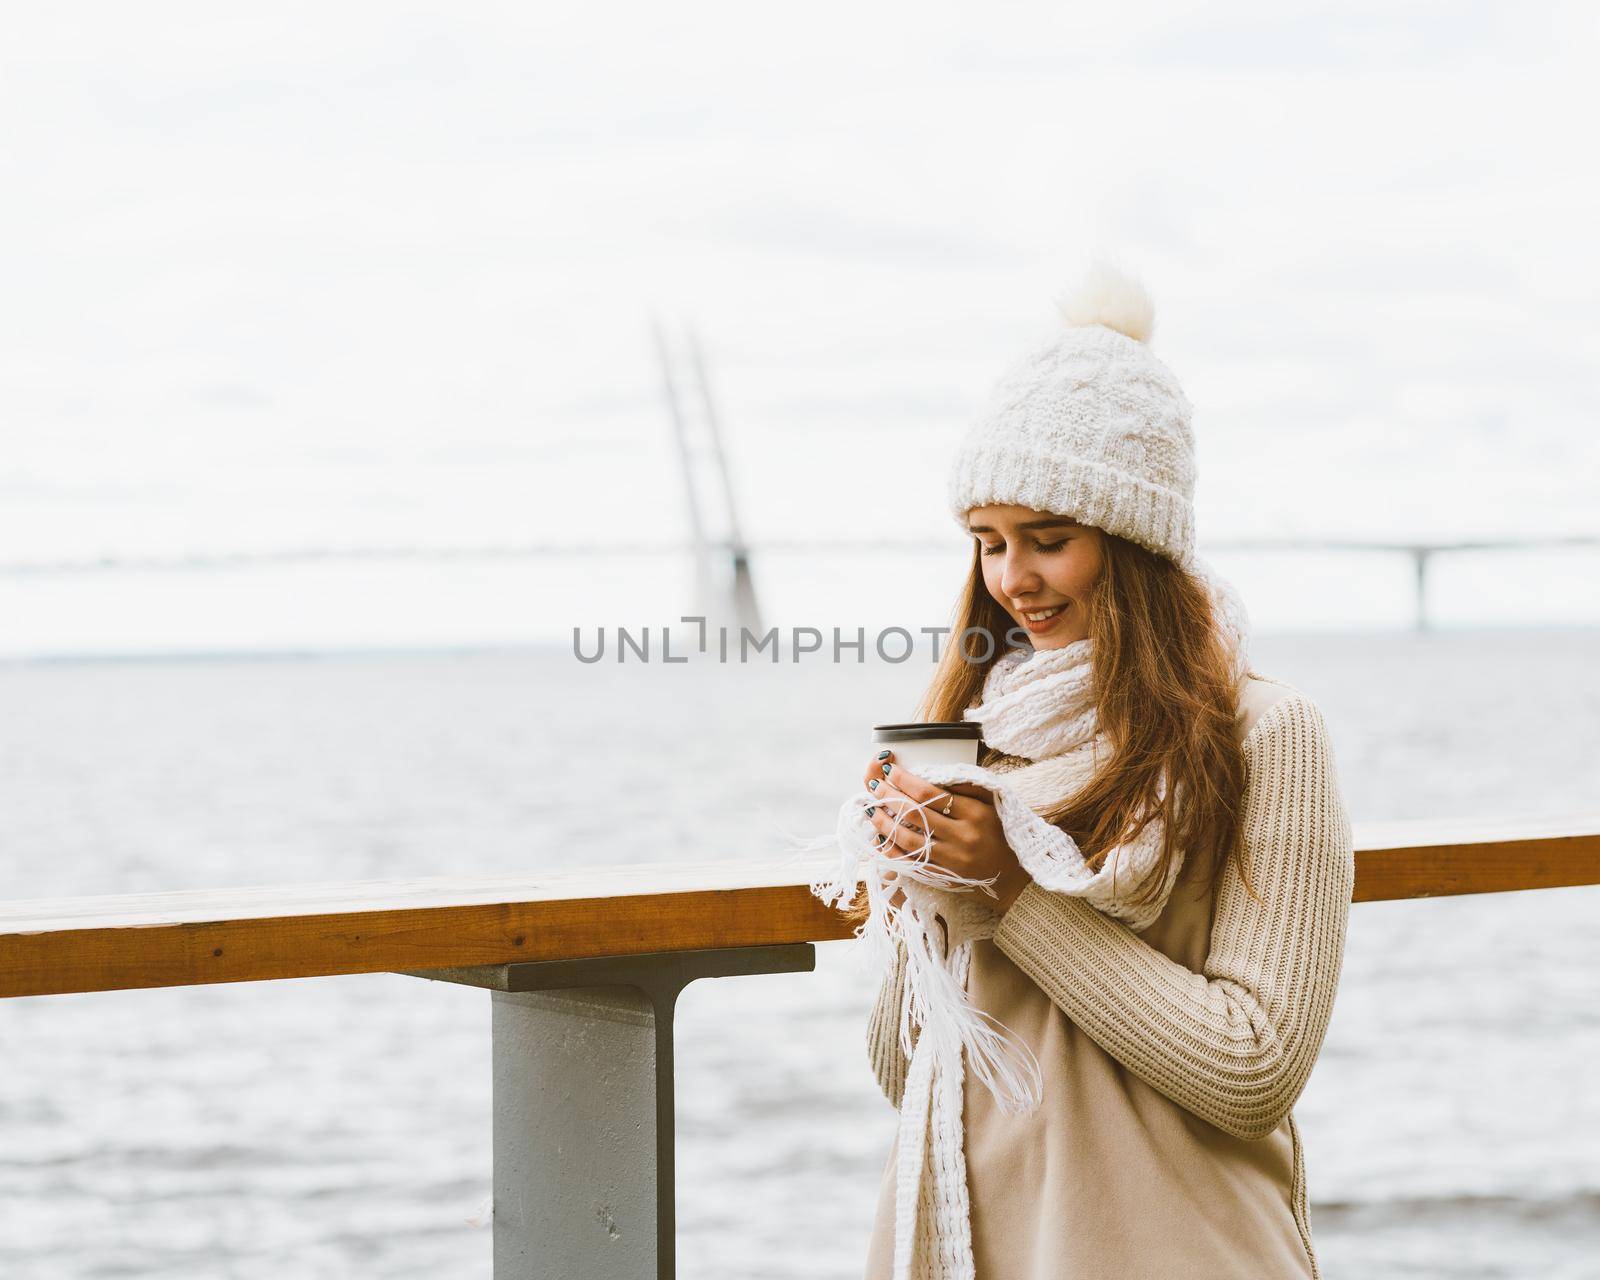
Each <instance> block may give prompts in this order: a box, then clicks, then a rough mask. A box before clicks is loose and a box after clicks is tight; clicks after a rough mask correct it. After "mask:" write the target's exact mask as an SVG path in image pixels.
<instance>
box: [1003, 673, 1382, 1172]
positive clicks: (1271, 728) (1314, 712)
mask: <svg viewBox="0 0 1600 1280" xmlns="http://www.w3.org/2000/svg"><path fill="white" fill-rule="evenodd" d="M1244 753H1245V762H1246V768H1247V775H1246V784H1245V795H1244V802H1243V812H1242V815H1241V825H1240V839H1241V841H1242V844H1243V848H1244V851H1245V853H1246V855H1247V858H1248V870H1249V874H1250V879H1251V881H1252V882H1253V883H1254V884H1255V886H1256V889H1257V891H1258V892H1259V893H1260V897H1261V901H1259V902H1258V901H1256V900H1255V899H1254V898H1252V897H1250V895H1249V893H1248V891H1247V890H1246V888H1245V886H1244V882H1243V880H1242V879H1241V878H1240V876H1239V872H1238V867H1237V860H1236V859H1233V858H1230V859H1228V861H1227V863H1226V864H1225V865H1224V867H1223V870H1222V872H1221V873H1220V878H1219V882H1218V885H1217V898H1216V910H1215V913H1214V916H1213V919H1212V926H1211V939H1210V948H1209V952H1208V954H1207V956H1206V960H1205V967H1204V969H1203V971H1202V972H1200V973H1195V972H1194V971H1192V970H1190V969H1189V968H1187V967H1185V966H1184V965H1181V964H1178V963H1177V962H1176V961H1174V960H1172V959H1171V958H1169V957H1168V956H1166V955H1165V954H1163V953H1162V952H1160V951H1158V950H1157V949H1156V948H1154V947H1152V946H1151V945H1150V944H1149V943H1147V942H1145V941H1144V940H1143V939H1142V938H1140V937H1139V935H1138V934H1136V933H1134V932H1133V931H1132V930H1131V929H1130V928H1128V926H1127V925H1126V924H1124V923H1123V922H1122V921H1120V920H1116V919H1113V918H1112V917H1111V916H1108V915H1105V914H1103V913H1101V912H1100V911H1098V910H1097V909H1096V908H1094V907H1093V906H1091V905H1089V904H1088V903H1086V902H1085V901H1084V900H1083V899H1082V898H1077V897H1071V896H1068V895H1065V894H1059V893H1055V892H1052V891H1050V890H1047V889H1043V888H1040V887H1039V885H1037V884H1034V883H1031V882H1030V883H1029V884H1028V885H1027V887H1026V888H1024V889H1023V891H1022V892H1021V893H1020V894H1018V895H1017V898H1016V900H1015V901H1014V902H1013V903H1012V905H1011V908H1010V910H1009V911H1007V912H1006V914H1005V915H1004V916H1003V917H1001V920H1000V923H999V926H998V928H997V930H996V933H995V937H994V943H995V946H996V947H998V948H999V949H1000V950H1001V951H1002V952H1003V953H1004V954H1005V955H1006V956H1007V957H1009V958H1010V960H1011V961H1012V962H1013V963H1014V964H1015V965H1016V966H1017V967H1018V968H1019V969H1021V970H1022V971H1023V972H1024V973H1026V974H1027V975H1028V977H1030V978H1031V979H1032V980H1033V981H1034V982H1035V983H1037V984H1038V986H1039V987H1040V988H1041V989H1042V990H1043V991H1044V993H1045V994H1046V995H1047V996H1048V997H1049V998H1050V999H1051V1000H1052V1001H1053V1002H1054V1003H1055V1004H1056V1005H1058V1006H1059V1007H1060V1008H1061V1009H1062V1010H1063V1011H1064V1012H1065V1013H1066V1014H1067V1015H1068V1016H1069V1017H1070V1018H1071V1019H1072V1020H1073V1021H1074V1022H1075V1023H1077V1024H1078V1026H1079V1027H1081V1028H1082V1029H1083V1031H1084V1032H1085V1033H1086V1034H1087V1035H1088V1036H1089V1037H1090V1038H1091V1039H1093V1040H1094V1041H1095V1043H1096V1044H1098V1045H1099V1046H1100V1047H1101V1048H1102V1049H1104V1050H1105V1051H1106V1052H1107V1053H1109V1054H1110V1055H1111V1056H1112V1057H1113V1058H1115V1059H1116V1060H1117V1061H1118V1062H1120V1063H1122V1065H1123V1066H1125V1067H1126V1068H1127V1069H1128V1070H1129V1071H1130V1072H1132V1073H1133V1074H1134V1075H1136V1076H1138V1077H1139V1078H1140V1079H1142V1080H1144V1081H1145V1082H1146V1083H1147V1084H1149V1085H1150V1086H1151V1087H1152V1088H1154V1089H1157V1090H1159V1091H1160V1092H1161V1093H1163V1094H1165V1095H1166V1096H1167V1097H1169V1098H1171V1099H1172V1100H1173V1101H1174V1102H1176V1103H1178V1104H1179V1105H1180V1106H1182V1107H1184V1108H1186V1109H1187V1110H1189V1111H1192V1112H1193V1113H1194V1114H1195V1115H1197V1116H1199V1117H1200V1118H1201V1119H1203V1120H1207V1121H1209V1122H1210V1123H1212V1124H1214V1125H1216V1126H1217V1127H1218V1128H1219V1129H1222V1130H1223V1131H1225V1132H1227V1133H1230V1134H1232V1135H1234V1136H1235V1137H1239V1138H1245V1139H1252V1140H1254V1139H1260V1138H1264V1137H1266V1136H1267V1135H1268V1134H1270V1133H1271V1132H1272V1131H1273V1130H1274V1129H1276V1128H1277V1127H1278V1125H1279V1124H1281V1123H1282V1122H1283V1120H1284V1119H1285V1118H1286V1117H1287V1116H1288V1114H1289V1111H1290V1108H1291V1107H1292V1106H1293V1105H1294V1103H1295V1100H1296V1099H1297V1098H1298V1097H1299V1096H1300V1093H1301V1090H1302V1089H1304V1087H1305V1084H1306V1081H1307V1080H1308V1079H1309V1078H1310V1075H1311V1068H1312V1066H1313V1065H1314V1064H1315V1062H1316V1058H1317V1054H1318V1052H1319V1051H1320V1050H1321V1047H1322V1040H1323V1036H1324V1035H1325V1033H1326V1031H1327V1028H1328V1020H1329V1018H1330V1017H1331V1015H1332V1012H1333V999H1334V993H1335V990H1336V988H1337V986H1338V981H1339V971H1340V966H1341V964H1342V963H1343V959H1344V942H1345V928H1346V922H1347V918H1348V914H1349V908H1350V896H1351V891H1352V889H1353V888H1354V885H1355V858H1354V852H1353V846H1352V841H1351V831H1350V820H1349V816H1348V814H1347V813H1346V811H1345V806H1344V801H1343V798H1342V796H1341V794H1340V790H1339V780H1338V773H1337V769H1336V767H1335V763H1334V759H1333V753H1332V750H1331V747H1330V744H1329V741H1328V733H1327V726H1326V724H1325V722H1324V721H1323V717H1322V713H1321V712H1320V710H1319V709H1318V708H1317V706H1316V704H1315V703H1314V702H1312V701H1311V700H1310V699H1309V698H1307V697H1306V696H1305V695H1304V694H1301V693H1298V692H1297V693H1293V694H1290V695H1289V696H1287V697H1285V698H1283V699H1281V700H1280V701H1278V702H1277V703H1275V704H1274V705H1273V706H1271V707H1269V708H1268V709H1267V711H1266V712H1265V713H1264V714H1263V715H1262V717H1261V719H1260V720H1259V721H1258V722H1257V723H1256V725H1255V726H1254V728H1253V729H1252V730H1251V731H1250V734H1249V735H1248V736H1247V737H1246V739H1245V742H1244Z"/></svg>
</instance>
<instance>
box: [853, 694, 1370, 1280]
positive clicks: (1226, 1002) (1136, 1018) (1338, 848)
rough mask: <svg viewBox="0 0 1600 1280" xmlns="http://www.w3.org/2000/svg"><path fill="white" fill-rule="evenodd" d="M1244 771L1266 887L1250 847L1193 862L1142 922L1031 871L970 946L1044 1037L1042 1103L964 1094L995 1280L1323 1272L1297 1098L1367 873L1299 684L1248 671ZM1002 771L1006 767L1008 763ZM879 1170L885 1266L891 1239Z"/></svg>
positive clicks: (886, 1184)
mask: <svg viewBox="0 0 1600 1280" xmlns="http://www.w3.org/2000/svg"><path fill="white" fill-rule="evenodd" d="M1236 732H1237V733H1238V734H1239V737H1240V739H1241V741H1242V742H1243V745H1244V753H1245V761H1246V766H1247V769H1248V777H1247V782H1246V790H1245V796H1244V807H1243V813H1242V824H1241V840H1242V842H1243V846H1244V849H1245V852H1246V855H1247V858H1248V867H1249V872H1250V877H1251V880H1252V882H1253V883H1254V885H1255V886H1256V889H1257V892H1258V893H1259V894H1260V898H1261V900H1260V901H1259V902H1258V901H1256V900H1255V899H1253V898H1251V897H1250V896H1249V894H1248V892H1247V891H1246V889H1245V887H1244V884H1243V882H1242V881H1241V880H1240V878H1239V875H1238V871H1237V864H1236V862H1233V861H1230V863H1229V865H1228V866H1227V868H1226V869H1225V870H1224V871H1223V872H1222V874H1221V875H1220V876H1219V877H1218V879H1217V882H1216V884H1215V885H1214V886H1209V887H1208V886H1206V885H1204V884H1202V883H1200V882H1199V881H1200V878H1199V877H1195V878H1191V877H1190V876H1189V875H1188V874H1187V869H1186V873H1185V875H1184V876H1182V877H1181V878H1180V880H1179V882H1178V886H1177V887H1176V888H1175V889H1174V891H1173V894H1172V896H1171V898H1170V899H1169V900H1168V903H1167V906H1166V909H1165V910H1164V911H1163V913H1162V915H1161V917H1160V918H1159V919H1157V920H1156V921H1155V923H1154V924H1152V925H1151V926H1150V927H1149V928H1147V929H1145V930H1144V931H1143V932H1141V933H1135V932H1133V931H1132V930H1131V929H1130V928H1129V927H1128V926H1127V925H1125V924H1123V923H1122V922H1121V921H1118V920H1114V919H1112V918H1111V917H1109V916H1106V915H1104V914H1102V913H1101V912H1099V911H1097V910H1096V909H1095V908H1094V907H1092V906H1089V905H1088V904H1087V903H1085V902H1084V901H1083V900H1082V899H1081V898H1075V897H1068V896H1065V895H1062V894H1056V893H1052V892H1050V891H1049V890H1046V889H1041V888H1040V887H1039V886H1038V885H1036V884H1030V885H1028V887H1027V888H1025V889H1024V890H1023V891H1022V893H1021V894H1019V895H1018V897H1017V899H1016V901H1015V902H1014V903H1013V904H1012V906H1011V908H1010V910H1009V911H1007V912H1006V914H1005V915H1004V917H1003V918H1002V919H1001V921H1000V924H999V928H998V930H997V932H996V933H995V936H994V937H993V939H989V940H984V941H982V942H978V943H975V944H974V952H973V957H972V969H971V974H970V976H969V980H968V991H969V995H970V996H971V998H972V1000H973V1001H974V1003H975V1004H977V1005H978V1007H980V1008H982V1009H985V1010H986V1011H988V1012H989V1013H991V1014H992V1015H994V1016H995V1017H996V1018H998V1019H999V1020H1000V1021H1001V1022H1003V1023H1005V1024H1006V1025H1007V1026H1009V1027H1010V1028H1012V1030H1014V1031H1016V1032H1017V1033H1018V1034H1019V1035H1021V1036H1022V1037H1023V1038H1024V1039H1025V1040H1027V1042H1028V1044H1029V1046H1030V1047H1031V1048H1032V1049H1033V1051H1034V1053H1035V1054H1036V1056H1037V1057H1038V1059H1039V1063H1040V1067H1041V1069H1042V1071H1043V1073H1044V1094H1045V1097H1044V1104H1043V1106H1042V1107H1041V1108H1040V1110H1039V1111H1038V1112H1036V1113H1034V1114H1033V1115H1031V1116H1021V1117H1007V1116H1004V1115H1002V1114H1001V1113H1000V1112H999V1111H998V1109H997V1108H996V1107H995V1106H994V1104H993V1099H992V1098H990V1097H989V1095H988V1094H987V1092H986V1091H985V1090H984V1089H983V1088H982V1087H981V1085H977V1084H976V1083H975V1082H974V1081H973V1080H972V1079H971V1078H970V1073H969V1078H968V1080H967V1082H966V1089H965V1098H964V1106H965V1127H966V1142H967V1165H968V1175H967V1176H968V1191H969V1195H970V1197H971V1201H972V1227H973V1246H974V1256H975V1261H976V1264H977V1274H978V1276H979V1278H980V1280H1045V1278H1046V1277H1049V1278H1050V1280H1062V1278H1064V1277H1080V1276H1082V1277H1101V1276H1108V1275H1118V1276H1121V1277H1126V1278H1127V1280H1139V1278H1141V1277H1152V1278H1154V1277H1171V1276H1184V1277H1190V1278H1192V1280H1208V1278H1210V1277H1217V1278H1218V1280H1223V1278H1226V1280H1250V1278H1252V1277H1261V1278H1262V1280H1266V1278H1268V1277H1271V1278H1272V1280H1283V1277H1289V1276H1304V1277H1317V1276H1318V1270H1317V1265H1316V1259H1315V1253H1314V1250H1313V1247H1312V1241H1311V1230H1310V1224H1309V1221H1308V1219H1307V1209H1306V1195H1305V1164H1304V1157H1303V1154H1302V1151H1301V1146H1300V1135H1299V1130H1298V1128H1297V1127H1296V1125H1295V1122H1294V1117H1293V1115H1292V1113H1291V1108H1292V1106H1293V1105H1294V1102H1295V1100H1296V1099H1297V1098H1298V1097H1299V1096H1300V1093H1301V1091H1302V1090H1303V1089H1304V1088H1305V1084H1306V1080H1307V1079H1308V1077H1309V1076H1310V1074H1311V1069H1312V1066H1313V1065H1314V1064H1315V1062H1316V1058H1317V1054H1318V1051H1319V1050H1320V1049H1321V1046H1322V1041H1323V1037H1324V1034H1325V1033H1326V1031H1327V1027H1328V1020H1329V1017H1330V1015H1331V1013H1332V1010H1333V1000H1334V994H1335V991H1336V989H1337V986H1338V980H1339V970H1340V965H1341V962H1342V959H1343V954H1344V940H1345V928H1346V920H1347V915H1348V911H1349V905H1350V895H1351V890H1352V887H1353V885H1354V880H1355V875H1354V858H1353V853H1352V846H1351V835H1350V823H1349V818H1348V815H1347V813H1346V811H1345V807H1344V802H1343V798H1342V796H1341V794H1340V790H1339V782H1338V775H1337V769H1336V767H1335V763H1334V759H1333V753H1332V750H1331V748H1330V745H1329V742H1328V734H1327V726H1326V724H1325V723H1324V721H1323V718H1322V715H1321V712H1320V711H1319V710H1318V708H1317V706H1316V704H1315V703H1314V702H1312V701H1311V699H1309V698H1308V697H1306V696H1305V695H1304V694H1302V693H1300V692H1299V691H1297V690H1296V689H1294V688H1293V687H1292V686H1290V685H1288V684H1286V683H1285V682H1283V681H1279V680H1274V679H1271V678H1269V677H1261V676H1255V675H1252V676H1250V677H1247V678H1246V679H1245V681H1243V682H1242V684H1241V686H1240V697H1239V710H1238V716H1237V719H1236ZM996 767H997V768H1001V767H1003V765H999V766H996ZM904 963H905V957H904V953H903V951H902V952H901V953H900V957H899V962H898V964H897V965H896V967H895V969H894V971H893V972H892V973H891V974H889V975H888V976H887V977H886V978H885V979H884V981H883V984H882V986H881V987H880V989H879V992H878V998H877V1000H876V1002H875V1004H874V1006H873V1010H872V1015H871V1017H870V1019H869V1021H868V1027H867V1056H868V1059H869V1061H870V1062H871V1064H872V1067H873V1071H874V1073H875V1074H876V1076H877V1079H878V1083H879V1086H880V1087H881V1088H882V1090H883V1092H884V1095H885V1096H886V1097H887V1098H888V1099H889V1100H890V1101H891V1102H892V1103H894V1104H895V1105H896V1106H898V1105H899V1101H900V1095H901V1091H902V1090H903V1088H904V1084H905V1071H906V1066H907V1062H906V1058H905V1055H904V1053H903V1052H902V1051H901V1049H900V1045H899V1042H898V1039H897V1036H896V1034H895V1028H896V1024H897V1020H898V1017H899V1011H900V1007H901V1002H902V1001H903V1000H904V993H905V988H904V976H905V969H904ZM895 1157H896V1151H895V1150H894V1149H891V1151H890V1153H889V1159H888V1163H887V1164H886V1166H885V1168H884V1171H883V1181H882V1184H881V1186H880V1196H879V1203H878V1210H877V1217H876V1220H875V1222H874V1227H873V1236H872V1241H871V1245H870V1246H869V1254H868V1264H867V1270H866V1275H867V1276H868V1277H869V1280H875V1278H877V1277H887V1276H888V1275H889V1274H890V1263H891V1261H892V1254H893V1237H894V1230H893V1225H894V1224H893V1213H894V1201H893V1190H894V1165H895Z"/></svg>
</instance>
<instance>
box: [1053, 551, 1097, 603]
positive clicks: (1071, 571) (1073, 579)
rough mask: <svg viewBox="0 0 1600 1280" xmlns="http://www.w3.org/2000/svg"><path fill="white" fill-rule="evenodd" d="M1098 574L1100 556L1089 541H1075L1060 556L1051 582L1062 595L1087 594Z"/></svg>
mask: <svg viewBox="0 0 1600 1280" xmlns="http://www.w3.org/2000/svg"><path fill="white" fill-rule="evenodd" d="M1099 576H1100V556H1099V554H1098V552H1097V551H1096V549H1095V547H1094V546H1093V545H1091V544H1089V543H1075V544H1073V545H1072V546H1071V547H1069V548H1068V549H1067V550H1066V551H1065V552H1064V553H1063V554H1062V556H1061V557H1060V560H1059V563H1058V564H1057V565H1056V567H1055V572H1054V575H1053V578H1054V580H1053V581H1052V582H1051V584H1050V585H1051V586H1053V587H1054V588H1055V589H1056V590H1057V591H1059V592H1060V593H1061V594H1062V595H1071V596H1082V595H1086V594H1088V591H1089V588H1090V587H1092V586H1094V584H1095V580H1096V579H1097V578H1099Z"/></svg>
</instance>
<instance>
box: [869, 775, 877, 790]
mask: <svg viewBox="0 0 1600 1280" xmlns="http://www.w3.org/2000/svg"><path fill="white" fill-rule="evenodd" d="M877 789H878V780H877V779H876V778H871V779H869V780H868V782H867V790H869V791H876V790H877Z"/></svg>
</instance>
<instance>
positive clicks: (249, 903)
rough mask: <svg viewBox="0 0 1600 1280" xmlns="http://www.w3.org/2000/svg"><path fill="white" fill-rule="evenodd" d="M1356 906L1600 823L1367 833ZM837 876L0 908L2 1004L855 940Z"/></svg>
mask: <svg viewBox="0 0 1600 1280" xmlns="http://www.w3.org/2000/svg"><path fill="white" fill-rule="evenodd" d="M1354 834H1355V843H1356V888H1355V893H1354V895H1353V896H1354V900H1355V901H1357V902H1372V901H1380V900H1393V899H1401V898H1423V897H1437V896H1444V895H1451V894H1465V893H1499V892H1506V891H1510V890H1520V889H1552V888H1563V887H1570V886H1576V885H1591V884H1600V813H1596V814H1585V815H1580V816H1576V817H1560V818H1512V819H1504V820H1496V821H1486V820H1481V819H1473V820H1462V821H1451V822H1440V821H1414V822H1388V823H1357V824H1355V831H1354ZM828 865H829V863H828V860H821V861H812V862H807V863H801V864H789V865H784V864H779V863H754V862H748V861H745V862H695V863H681V864H671V865H662V864H655V863H652V864H647V865H638V866H621V867H604V868H595V869H591V870H584V871H571V872H561V873H540V874H529V875H519V876H507V875H498V876H438V877H430V878H424V879H412V880H368V881H354V882H349V883H343V884H306V885H281V886H271V887H262V888H247V889H222V890H200V891H185V892H178V893H147V894H125V895H117V896H110V897H85V898H65V899H54V900H51V899H40V900H34V901H18V902H10V903H0V997H5V996H29V995H60V994H65V993H69V992H83V991H114V990H124V989H130V988H139V987H171V986H195V985H200V984H204V983H212V982H251V981H262V980H267V979H278V978H307V977H322V976H329V975H333V974H346V973H381V972H386V971H394V970H408V971H412V970H418V969H445V968H458V967H467V966H473V965H492V964H507V963H514V962H518V961H530V960H555V959H573V958H581V957H588V956H599V955H632V954H638V953H641V952H647V951H679V950H683V951H687V950H698V949H702V948H707V947H748V946H766V945H774V944H778V943H792V942H824V941H832V940H836V939H841V938H847V937H849V936H850V928H849V926H848V925H847V923H846V922H845V921H844V919H843V918H842V917H841V916H839V915H838V914H837V913H836V912H834V911H832V910H831V909H829V908H827V907H825V906H823V904H822V903H820V902H819V901H817V899H816V898H815V897H813V896H812V895H811V893H810V891H809V889H808V887H807V885H808V877H809V876H810V875H812V874H813V873H817V872H820V871H822V870H824V869H825V868H826V867H827V866H828Z"/></svg>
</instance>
